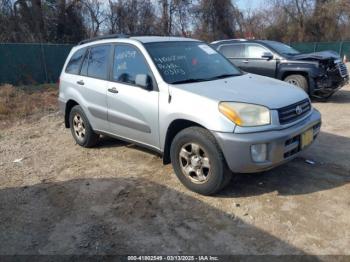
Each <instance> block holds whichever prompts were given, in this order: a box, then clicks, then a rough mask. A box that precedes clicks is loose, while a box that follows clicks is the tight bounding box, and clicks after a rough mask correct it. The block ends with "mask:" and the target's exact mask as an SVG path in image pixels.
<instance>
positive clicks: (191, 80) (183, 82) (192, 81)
mask: <svg viewBox="0 0 350 262" xmlns="http://www.w3.org/2000/svg"><path fill="white" fill-rule="evenodd" d="M203 81H208V80H207V79H200V78H190V79H185V80H179V81H175V82H172V83H171V84H172V85H174V84H187V83H195V82H203Z"/></svg>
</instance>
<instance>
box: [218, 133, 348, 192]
mask: <svg viewBox="0 0 350 262" xmlns="http://www.w3.org/2000/svg"><path fill="white" fill-rule="evenodd" d="M349 153H350V139H349V138H347V137H342V136H337V135H333V134H329V133H325V132H321V133H320V135H319V137H318V139H317V141H315V143H314V144H313V145H312V146H311V147H310V148H309V149H307V150H306V151H305V152H303V153H302V154H301V155H300V156H299V157H297V158H296V159H294V160H292V161H291V162H288V163H286V164H284V165H281V166H279V167H277V168H275V169H272V170H270V171H266V172H262V173H255V174H233V179H232V181H231V182H230V184H229V186H228V187H227V188H226V189H225V190H223V191H222V192H220V193H219V194H218V196H219V197H233V198H234V197H247V196H256V195H262V194H265V193H270V192H274V191H275V192H277V193H278V194H279V195H303V194H310V193H314V192H319V191H323V190H328V189H332V188H336V187H340V186H343V185H345V184H348V183H350V163H349V158H348V155H349ZM310 160H311V161H310Z"/></svg>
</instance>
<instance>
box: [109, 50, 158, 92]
mask: <svg viewBox="0 0 350 262" xmlns="http://www.w3.org/2000/svg"><path fill="white" fill-rule="evenodd" d="M137 79H146V82H147V83H145V85H146V86H144V87H148V86H150V85H151V81H152V80H151V72H150V69H149V68H148V66H147V64H146V60H145V58H144V56H143V54H142V53H141V52H140V51H139V50H138V49H136V48H135V47H132V46H130V45H116V47H115V51H114V59H113V80H114V81H117V82H122V83H127V84H132V85H138V83H137Z"/></svg>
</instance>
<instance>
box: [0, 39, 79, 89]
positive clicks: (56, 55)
mask: <svg viewBox="0 0 350 262" xmlns="http://www.w3.org/2000/svg"><path fill="white" fill-rule="evenodd" d="M72 47H73V45H66V44H26V43H21V44H7V43H6V44H1V43H0V84H4V83H8V84H13V85H21V84H42V83H54V82H57V80H58V78H59V75H60V73H61V70H62V67H63V64H64V62H65V60H66V57H67V56H68V54H69V51H70V50H71V48H72Z"/></svg>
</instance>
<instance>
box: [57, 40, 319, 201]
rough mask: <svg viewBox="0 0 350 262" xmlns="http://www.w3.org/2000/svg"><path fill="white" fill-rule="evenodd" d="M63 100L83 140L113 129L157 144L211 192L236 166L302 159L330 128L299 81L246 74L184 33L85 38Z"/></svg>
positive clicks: (192, 184)
mask: <svg viewBox="0 0 350 262" xmlns="http://www.w3.org/2000/svg"><path fill="white" fill-rule="evenodd" d="M59 103H60V108H61V111H62V112H63V113H64V116H65V125H66V127H67V128H70V129H71V132H72V135H73V137H74V139H75V141H76V142H77V143H78V144H79V145H81V146H84V147H92V146H94V145H95V144H96V143H97V142H98V138H99V136H100V135H107V136H112V137H115V138H118V139H122V140H126V141H129V142H132V143H134V144H138V145H141V146H145V147H148V148H150V149H152V150H154V151H156V152H159V153H160V154H161V155H162V156H163V162H164V164H168V163H170V162H171V163H172V165H173V168H174V170H175V173H176V175H177V177H178V178H179V179H180V181H181V182H182V183H183V184H184V185H185V186H186V187H188V188H189V189H191V190H193V191H195V192H198V193H200V194H204V195H210V194H214V193H216V192H218V191H219V190H220V189H222V188H223V187H224V186H225V185H227V184H228V182H229V181H230V178H231V176H232V172H233V173H251V172H260V171H263V170H267V169H270V168H273V167H275V166H277V165H280V164H282V163H285V162H287V161H289V160H291V159H293V158H295V157H296V156H297V155H298V154H299V153H300V152H301V151H303V150H304V149H305V148H307V147H308V146H309V145H310V144H311V143H312V142H313V141H314V139H315V138H316V136H317V135H318V133H319V132H320V126H321V116H320V113H319V112H318V111H317V110H316V109H314V108H313V107H312V105H311V103H310V100H309V98H308V96H307V94H306V93H305V92H304V91H303V90H301V89H300V88H298V87H295V86H293V85H290V84H287V83H284V82H281V81H278V80H274V79H271V78H266V77H262V76H258V75H254V74H245V73H242V72H241V71H240V70H239V69H237V68H236V67H235V66H234V65H232V64H231V63H230V62H229V61H228V60H227V59H226V58H224V57H223V56H222V55H221V54H219V53H218V52H217V51H215V50H214V49H213V48H211V47H210V46H208V45H207V44H205V43H203V42H201V41H198V40H194V39H187V38H177V37H131V38H116V37H115V36H110V37H105V38H102V39H94V40H90V41H85V42H82V43H81V44H80V45H78V46H76V47H74V48H73V49H72V51H71V53H70V55H69V56H68V59H67V61H66V63H65V65H64V69H63V72H62V74H61V76H60V93H59Z"/></svg>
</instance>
